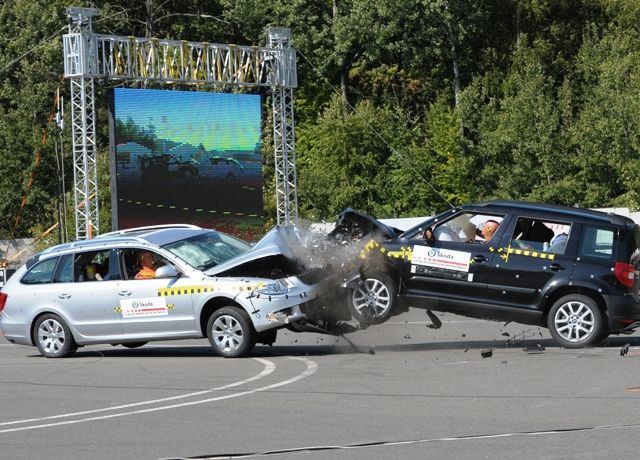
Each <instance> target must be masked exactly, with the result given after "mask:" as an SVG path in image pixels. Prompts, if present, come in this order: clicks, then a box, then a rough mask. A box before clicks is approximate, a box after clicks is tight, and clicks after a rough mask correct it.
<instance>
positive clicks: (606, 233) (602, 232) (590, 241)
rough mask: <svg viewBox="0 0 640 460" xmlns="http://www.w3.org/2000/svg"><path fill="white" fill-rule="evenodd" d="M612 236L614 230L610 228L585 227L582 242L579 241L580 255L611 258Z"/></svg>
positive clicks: (613, 235)
mask: <svg viewBox="0 0 640 460" xmlns="http://www.w3.org/2000/svg"><path fill="white" fill-rule="evenodd" d="M614 237H615V232H614V231H613V230H612V229H608V228H597V227H585V229H584V235H583V237H582V242H581V243H580V255H581V256H586V257H597V258H599V259H611V257H612V256H613V245H614Z"/></svg>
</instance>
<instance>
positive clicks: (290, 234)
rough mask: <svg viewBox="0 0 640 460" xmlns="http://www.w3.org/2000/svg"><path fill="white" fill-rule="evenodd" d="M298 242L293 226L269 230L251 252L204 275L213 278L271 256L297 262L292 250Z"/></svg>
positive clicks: (207, 271)
mask: <svg viewBox="0 0 640 460" xmlns="http://www.w3.org/2000/svg"><path fill="white" fill-rule="evenodd" d="M297 240H298V235H297V233H296V228H295V227H293V226H280V225H278V226H276V227H274V228H272V229H271V230H269V232H267V234H266V235H265V236H264V237H262V239H260V241H258V242H257V243H256V244H255V245H254V246H253V247H252V248H251V249H250V250H249V251H247V252H245V253H244V254H240V255H239V256H237V257H234V258H233V259H229V260H227V261H226V262H223V263H221V264H219V265H216V266H215V267H212V268H210V269H208V270H206V271H205V272H204V273H205V274H207V275H209V276H212V275H216V274H218V273H222V272H225V271H228V270H231V269H233V268H235V267H238V266H240V265H243V264H246V263H248V262H253V261H255V260H259V259H264V258H267V257H270V256H276V255H282V256H285V257H287V258H289V259H292V260H295V259H296V256H295V254H294V253H293V251H292V250H291V247H293V246H294V244H295V242H296V241H297Z"/></svg>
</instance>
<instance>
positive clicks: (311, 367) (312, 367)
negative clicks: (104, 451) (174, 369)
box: [0, 357, 318, 433]
mask: <svg viewBox="0 0 640 460" xmlns="http://www.w3.org/2000/svg"><path fill="white" fill-rule="evenodd" d="M254 359H260V358H254ZM289 359H293V360H297V361H302V362H304V363H305V364H306V365H307V368H306V369H305V370H304V371H303V372H301V373H300V374H298V375H296V376H295V377H292V378H290V379H286V380H283V381H281V382H277V383H273V384H271V385H266V386H264V387H260V388H255V389H253V390H246V391H241V392H238V393H231V394H228V395H223V396H217V397H215V398H207V399H202V400H198V401H189V402H184V403H179V404H171V405H167V406H160V407H151V408H148V409H140V410H135V411H129V412H121V413H118V414H108V415H101V416H98V417H88V418H83V419H78V420H67V421H64V422H54V423H46V424H41V425H33V426H24V427H17V428H8V429H4V430H0V433H12V432H16V431H27V430H36V429H40V428H50V427H55V426H63V425H73V424H77V423H84V422H95V421H100V420H107V419H111V418H116V417H126V416H129V415H138V414H145V413H149V412H158V411H163V410H170V409H178V408H181V407H187V406H195V405H197V404H206V403H209V402H215V401H222V400H225V399H231V398H238V397H240V396H248V395H252V394H255V393H260V392H263V391H267V390H271V389H273V388H278V387H281V386H285V385H289V384H291V383H295V382H297V381H299V380H302V379H304V378H307V377H309V376H310V375H313V374H314V373H315V372H316V371H317V370H318V365H317V364H316V363H315V362H314V361H311V360H310V359H307V358H299V357H289ZM265 361H266V360H265ZM207 391H209V390H207Z"/></svg>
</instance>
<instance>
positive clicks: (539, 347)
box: [523, 343, 545, 355]
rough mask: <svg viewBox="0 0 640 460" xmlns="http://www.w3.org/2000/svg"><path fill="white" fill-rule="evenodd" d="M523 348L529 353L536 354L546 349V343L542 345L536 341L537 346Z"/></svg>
mask: <svg viewBox="0 0 640 460" xmlns="http://www.w3.org/2000/svg"><path fill="white" fill-rule="evenodd" d="M523 350H524V351H525V352H527V353H529V354H530V355H535V354H537V353H542V352H543V351H544V350H545V347H544V345H540V344H539V343H536V345H535V347H526V348H523Z"/></svg>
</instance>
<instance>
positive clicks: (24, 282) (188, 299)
mask: <svg viewBox="0 0 640 460" xmlns="http://www.w3.org/2000/svg"><path fill="white" fill-rule="evenodd" d="M292 231H295V229H293V230H292V229H291V228H285V227H276V228H275V229H273V230H272V231H271V232H269V233H268V234H267V235H266V236H265V237H264V238H263V239H262V240H260V241H259V242H258V243H257V244H256V245H255V246H250V245H249V244H247V243H245V242H243V241H241V240H239V239H236V238H234V237H232V236H229V235H227V234H224V233H221V232H217V231H213V230H208V229H202V228H199V227H196V226H192V225H163V226H154V227H141V228H134V229H129V230H123V231H117V232H111V233H107V234H104V235H101V236H99V237H97V238H95V239H92V240H87V241H80V242H74V243H66V244H62V245H58V246H54V247H51V248H49V249H47V250H45V251H43V252H41V253H39V254H37V255H35V256H34V257H32V258H31V259H30V260H29V261H27V263H26V264H25V265H24V266H22V267H21V268H20V269H19V270H17V271H16V273H15V274H14V275H13V276H12V277H11V278H10V279H9V280H8V282H7V283H6V285H5V286H4V287H3V289H2V291H1V292H0V330H2V332H3V333H4V336H5V337H6V338H7V339H8V340H9V341H10V342H12V343H17V344H23V345H35V346H36V347H38V350H39V351H40V353H41V354H42V355H44V356H46V357H49V358H58V357H63V356H66V355H69V354H70V353H73V352H74V351H75V350H76V349H77V347H78V346H83V345H89V344H112V345H116V344H120V345H123V346H125V347H129V348H135V347H140V346H142V345H144V344H146V343H147V342H149V341H153V340H168V339H187V338H199V337H207V338H208V339H209V341H210V343H211V345H212V347H213V349H214V350H215V352H216V353H217V354H218V355H220V356H224V357H237V356H242V355H245V354H247V353H249V352H250V351H251V350H252V349H253V347H254V346H255V344H256V343H265V344H272V343H273V342H274V341H275V339H276V331H277V329H279V328H283V327H288V328H290V329H292V330H296V331H301V330H304V327H305V325H306V320H307V311H308V310H310V309H312V308H313V307H312V304H313V302H311V301H312V300H314V299H316V298H317V297H318V292H319V286H320V284H321V280H322V279H323V276H324V274H325V269H322V268H316V269H311V270H309V269H306V268H305V267H304V266H303V265H302V264H300V263H299V262H298V261H297V260H296V258H295V256H294V255H293V254H291V253H289V250H288V244H287V240H288V238H290V236H291V235H290V234H291V232H292Z"/></svg>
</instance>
